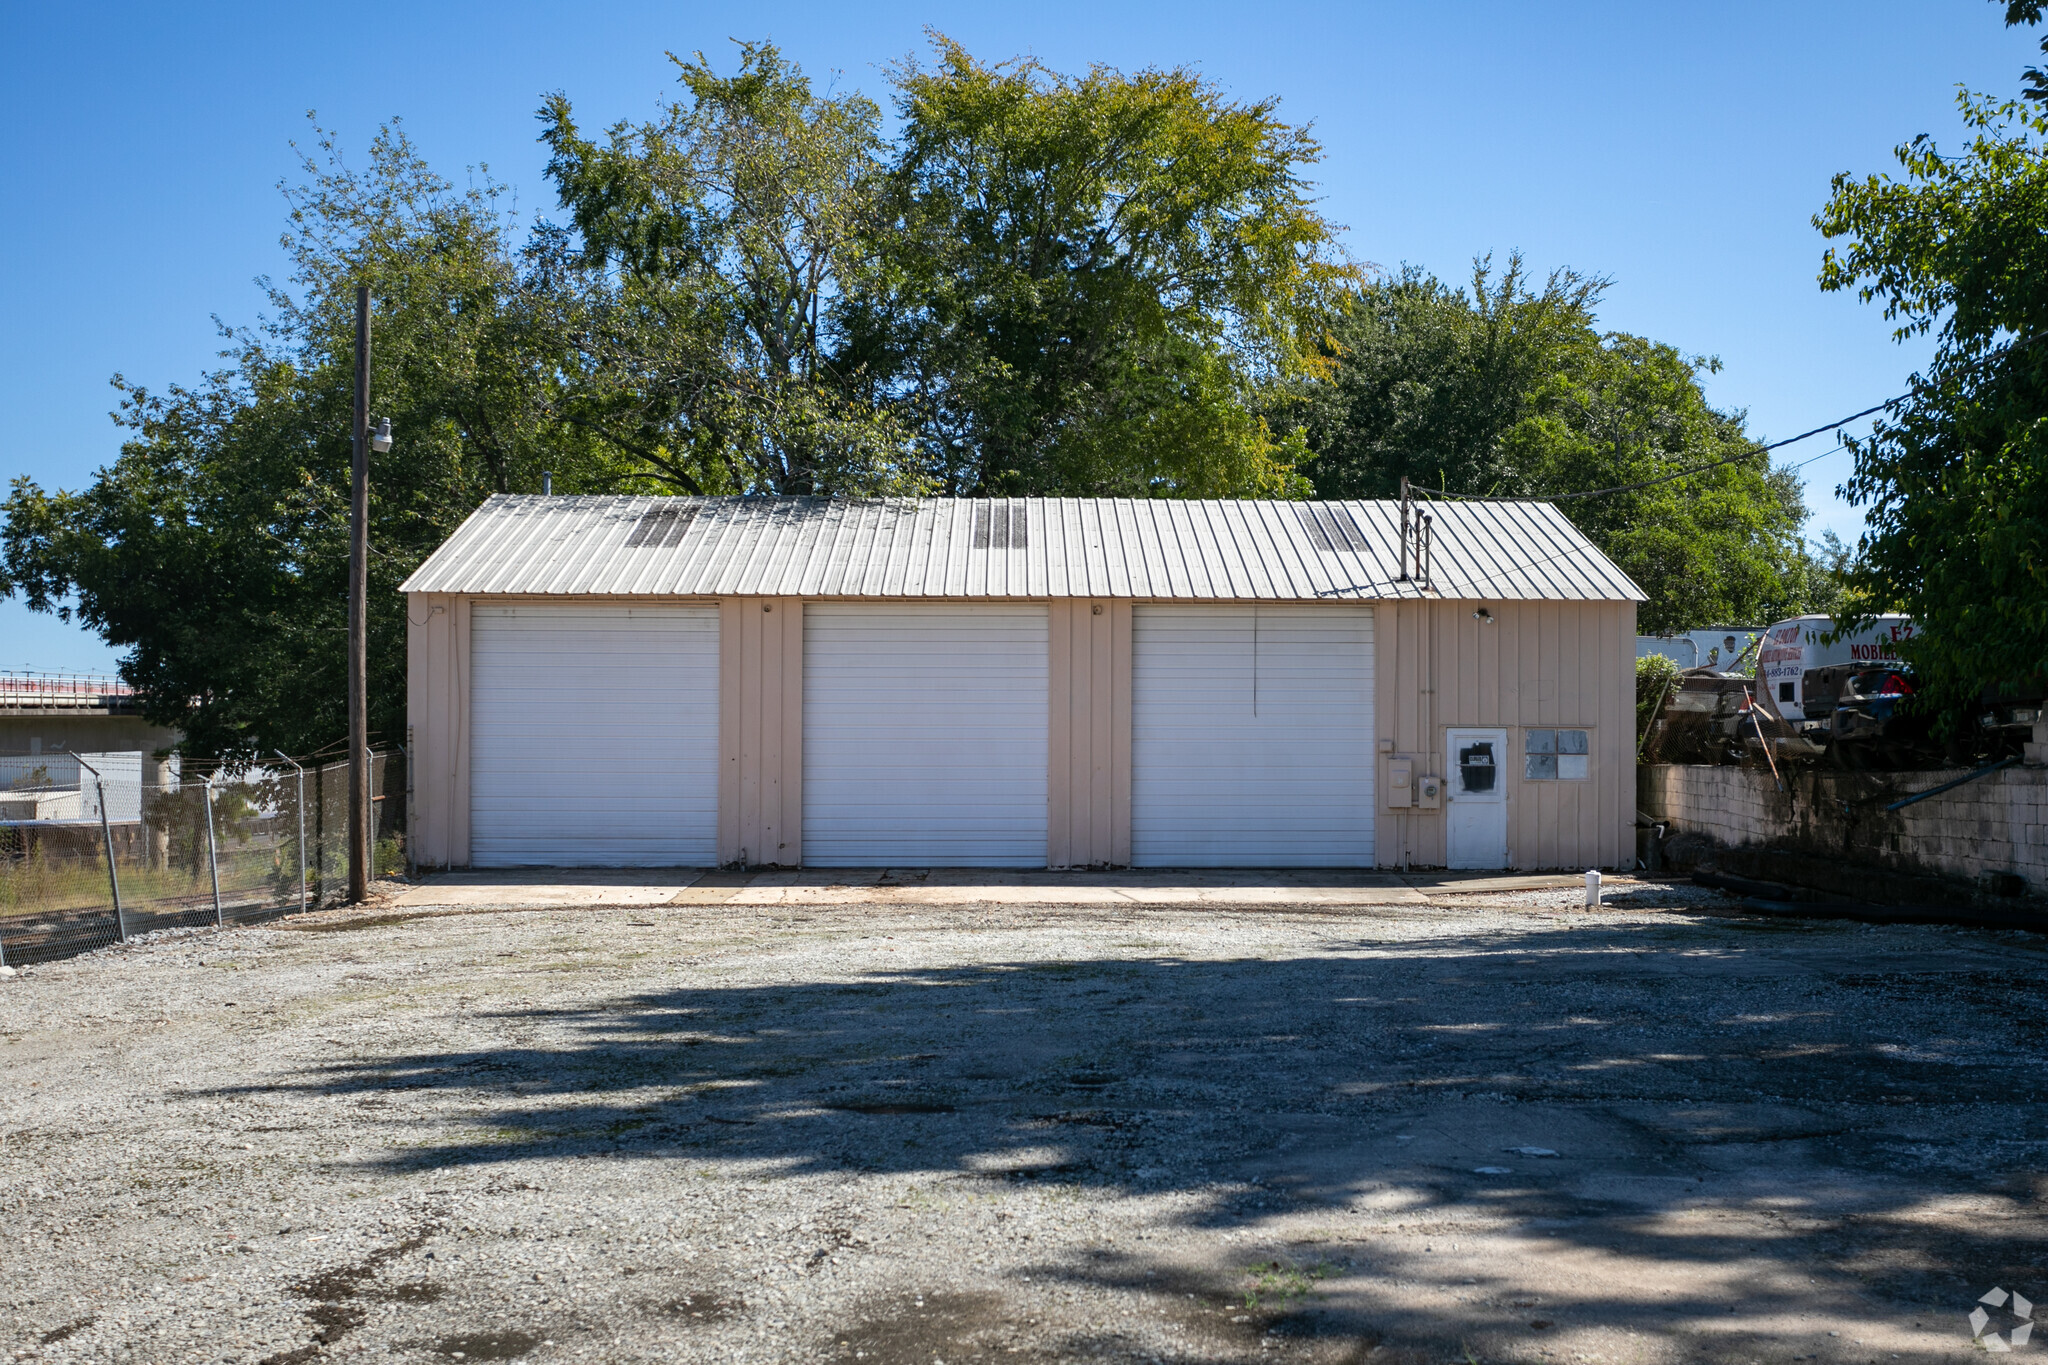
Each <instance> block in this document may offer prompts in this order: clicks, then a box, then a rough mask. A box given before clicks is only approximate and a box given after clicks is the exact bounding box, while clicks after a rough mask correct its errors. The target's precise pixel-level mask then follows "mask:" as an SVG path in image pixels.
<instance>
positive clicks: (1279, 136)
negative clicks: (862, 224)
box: [846, 34, 1351, 497]
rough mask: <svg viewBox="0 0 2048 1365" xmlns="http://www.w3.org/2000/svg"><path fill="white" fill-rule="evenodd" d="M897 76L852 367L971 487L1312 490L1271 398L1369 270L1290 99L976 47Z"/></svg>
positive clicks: (945, 469)
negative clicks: (1278, 425) (1345, 291)
mask: <svg viewBox="0 0 2048 1365" xmlns="http://www.w3.org/2000/svg"><path fill="white" fill-rule="evenodd" d="M933 45H934V48H935V51H936V57H937V60H936V63H935V65H933V66H932V67H930V68H926V67H923V66H919V65H916V64H906V65H904V66H902V67H899V68H898V69H897V70H896V71H895V72H894V73H893V78H894V81H895V85H896V94H897V101H896V102H897V109H898V112H899V114H900V117H901V133H900V137H899V140H898V143H897V146H896V149H895V156H894V159H893V162H892V164H891V168H890V172H889V175H888V179H887V186H886V196H887V197H886V200H885V208H886V210H887V212H886V215H885V217H884V218H883V219H882V220H881V221H880V222H879V223H878V224H877V226H876V228H875V229H874V230H873V232H872V233H871V234H870V238H869V246H870V250H869V252H868V254H867V255H866V257H865V264H866V273H865V274H864V275H863V276H862V277H861V278H860V279H859V281H858V282H857V285H856V286H855V287H854V288H852V289H850V290H849V295H848V298H847V300H846V311H847V318H848V326H849V335H850V337H851V339H852V342H853V346H852V351H851V355H850V357H849V359H850V362H857V363H858V364H859V365H860V366H862V367H863V368H864V370H865V371H866V372H868V373H871V374H873V375H875V376H876V378H877V380H878V381H880V382H882V383H883V384H885V385H886V386H888V388H889V389H890V391H891V392H894V393H896V394H898V395H900V396H902V397H903V398H904V399H905V400H906V401H907V402H909V403H910V404H911V405H912V406H913V407H914V409H915V411H916V412H917V414H918V420H919V426H920V438H921V446H922V448H923V449H924V450H925V451H926V452H927V456H928V459H929V461H930V463H931V464H932V465H933V466H934V467H935V468H936V469H937V470H938V471H939V472H940V476H941V478H942V481H943V486H944V487H945V488H946V489H947V490H948V491H951V492H956V493H966V494H1113V495H1121V496H1133V495H1135V496H1141V497H1142V496H1152V495H1170V496H1216V495H1245V494H1281V495H1290V494H1296V493H1298V492H1299V491H1301V490H1302V488H1303V485H1301V483H1300V481H1299V480H1298V479H1297V478H1296V477H1295V476H1294V475H1293V474H1292V472H1291V468H1290V467H1291V465H1292V463H1293V461H1294V460H1295V459H1296V458H1297V457H1298V456H1299V455H1300V454H1301V453H1302V451H1301V449H1300V446H1299V443H1298V438H1297V437H1296V436H1295V435H1294V434H1292V433H1284V434H1276V433H1274V432H1273V431H1271V430H1270V429H1269V428H1268V426H1267V424H1266V423H1265V421H1264V420H1263V419H1262V417H1261V415H1260V410H1261V408H1262V406H1263V404H1264V398H1265V395H1266V394H1267V393H1268V392H1269V391H1270V389H1271V387H1272V386H1273V385H1274V384H1275V383H1277V382H1278V381H1280V380H1282V379H1284V378H1286V377H1288V376H1291V375H1296V374H1299V373H1301V372H1302V371H1303V370H1304V369H1306V368H1308V367H1311V366H1313V365H1314V363H1315V361H1316V357H1315V354H1314V348H1313V342H1314V340H1315V336H1316V330H1315V329H1316V324H1317V320H1318V319H1319V317H1320V316H1321V312H1322V309H1323V306H1324V305H1325V303H1326V301H1327V299H1328V296H1329V294H1330V292H1331V290H1332V289H1333V287H1334V286H1336V285H1338V284H1339V283H1341V282H1342V281H1344V280H1346V279H1347V278H1348V277H1349V276H1350V273H1351V271H1350V267H1349V266H1348V265H1347V264H1346V263H1345V262H1344V260H1343V258H1342V255H1341V253H1340V252H1339V250H1338V248H1337V246H1336V244H1335V241H1334V236H1333V231H1334V230H1333V228H1332V226H1331V225H1330V224H1329V223H1328V222H1326V221H1325V220H1324V219H1323V218H1322V217H1321V216H1320V215H1319V214H1318V213H1317V212H1316V211H1315V209H1314V207H1313V204H1312V201H1311V187H1310V185H1309V184H1308V182H1307V181H1306V180H1305V179H1304V174H1303V173H1304V171H1305V169H1306V168H1307V167H1308V166H1310V165H1312V164H1313V163H1314V162H1315V161H1316V160H1317V159H1318V158H1319V156H1320V149H1319V148H1318V146H1317V144H1316V142H1315V140H1314V139H1313V138H1312V137H1311V136H1310V135H1309V134H1308V132H1307V131H1306V130H1305V129H1302V128H1298V127H1294V126H1291V125H1289V124H1287V123H1286V122H1284V121H1282V120H1281V119H1280V118H1279V117H1278V116H1277V113H1276V105H1275V103H1274V102H1273V101H1270V100H1267V101H1260V102H1254V103H1238V102H1233V101H1231V100H1229V99H1227V98H1225V97H1224V96H1223V94H1222V93H1221V92H1220V91H1218V90H1217V89H1216V87H1215V86H1213V85H1211V84H1210V83H1208V82H1206V81H1203V80H1202V79H1200V78H1199V77H1197V76H1196V75H1194V74H1193V73H1191V72H1189V71H1187V70H1183V69H1174V70H1146V71H1140V72H1137V73H1134V74H1126V73H1122V72H1118V71H1114V70H1111V69H1109V68H1107V67H1095V68H1093V69H1092V70H1091V71H1090V72H1089V73H1088V74H1087V75H1086V76H1081V77H1068V76H1063V75H1060V74H1058V73H1056V72H1053V71H1050V70H1048V69H1047V68H1045V67H1044V66H1042V65H1040V64H1039V63H1037V62H1035V61H1032V60H1029V59H1020V60H1017V61H1012V62H1008V63H1004V64H1001V65H994V66H991V65H986V64H983V63H981V62H978V61H976V60H975V59H974V58H973V57H971V56H970V55H969V54H968V53H967V52H966V51H965V50H964V49H963V48H961V47H960V46H959V45H958V44H956V43H953V42H951V41H949V40H948V39H946V38H944V37H941V36H938V35H936V34H935V35H933Z"/></svg>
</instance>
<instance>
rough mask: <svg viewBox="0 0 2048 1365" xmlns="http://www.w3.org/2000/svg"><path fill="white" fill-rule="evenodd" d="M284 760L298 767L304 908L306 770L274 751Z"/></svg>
mask: <svg viewBox="0 0 2048 1365" xmlns="http://www.w3.org/2000/svg"><path fill="white" fill-rule="evenodd" d="M274 752H275V753H276V754H277V756H278V757H279V758H281V759H283V760H284V761H285V762H287V763H289V764H291V765H292V767H294V768H298V773H299V909H301V910H304V909H305V908H306V770H305V769H304V768H300V767H299V764H298V760H296V759H294V758H292V757H291V756H290V755H289V754H287V753H285V751H284V750H282V749H278V750H275V751H274Z"/></svg>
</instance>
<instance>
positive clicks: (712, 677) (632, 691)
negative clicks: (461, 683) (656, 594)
mask: <svg viewBox="0 0 2048 1365" xmlns="http://www.w3.org/2000/svg"><path fill="white" fill-rule="evenodd" d="M718 634H719V632H718V610H717V608H715V607H711V606H634V607H619V606H600V605H593V604H587V603H569V604H562V605H529V604H519V605H503V606H499V605H483V606H478V607H475V608H474V609H473V613H472V621H471V650H470V653H471V658H472V665H471V667H472V674H471V711H470V714H471V718H472V719H471V727H470V729H471V736H470V744H471V760H470V770H471V795H470V808H471V823H472V829H473V831H474V833H473V837H472V841H471V842H472V848H471V857H470V861H471V863H472V864H473V865H474V866H477V867H517V866H525V865H538V866H558V867H672V866H680V867H688V866H697V867H701V866H706V865H709V864H710V863H711V862H712V861H713V859H714V858H715V856H716V851H717V834H718V778H719V758H718V735H719V726H718V719H719V697H718V691H719V688H718V684H719V648H718Z"/></svg>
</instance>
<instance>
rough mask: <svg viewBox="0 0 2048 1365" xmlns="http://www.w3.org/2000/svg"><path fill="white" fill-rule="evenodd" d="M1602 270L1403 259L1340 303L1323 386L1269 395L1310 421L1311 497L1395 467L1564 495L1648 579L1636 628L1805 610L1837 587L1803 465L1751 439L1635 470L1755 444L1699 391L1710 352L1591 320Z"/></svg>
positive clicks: (1427, 482) (1385, 479) (1391, 483)
mask: <svg viewBox="0 0 2048 1365" xmlns="http://www.w3.org/2000/svg"><path fill="white" fill-rule="evenodd" d="M1606 283H1607V282H1606V281H1605V280H1602V279H1599V278H1594V277H1588V276H1582V275H1578V274H1575V273H1573V272H1570V271H1558V272H1556V273H1554V274H1552V275H1551V276H1550V277H1549V278H1548V279H1546V280H1545V281H1543V283H1542V284H1541V285H1540V286H1539V285H1535V284H1533V283H1532V282H1531V281H1530V280H1529V279H1528V277H1527V275H1526V273H1525V272H1524V270H1523V268H1522V263H1521V261H1520V259H1519V258H1517V257H1511V258H1510V259H1509V261H1508V263H1507V266H1506V268H1505V269H1503V270H1501V271H1500V272H1499V273H1497V274H1496V273H1495V272H1494V271H1493V270H1492V268H1491V266H1490V263H1489V262H1487V261H1485V260H1482V261H1480V262H1478V263H1477V264H1476V265H1475V267H1474V271H1473V279H1472V285H1471V288H1470V290H1469V291H1467V290H1462V289H1457V288H1453V287H1451V286H1449V285H1446V284H1444V283H1443V282H1441V281H1439V280H1437V279H1435V278H1433V277H1431V276H1430V275H1428V274H1426V273H1424V272H1422V271H1420V270H1416V269H1413V268H1410V269H1407V270H1404V271H1402V272H1401V273H1400V274H1398V275H1395V276H1392V277H1389V278H1386V279H1383V280H1379V281H1375V282H1373V283H1371V284H1369V285H1367V286H1365V287H1364V288H1362V289H1360V290H1358V291H1357V292H1356V293H1355V294H1353V295H1351V296H1350V297H1349V298H1348V299H1346V300H1345V302H1344V305H1343V307H1342V309H1341V311H1340V312H1339V313H1338V315H1337V318H1336V320H1335V322H1334V323H1333V324H1332V326H1331V330H1330V339H1329V342H1328V347H1329V352H1330V358H1331V361H1332V363H1333V365H1334V370H1333V373H1332V374H1331V377H1330V380H1329V382H1328V383H1322V384H1313V385H1308V386H1304V387H1303V388H1302V389H1301V390H1300V391H1299V392H1298V393H1297V395H1296V396H1295V397H1294V398H1293V399H1292V400H1291V401H1290V402H1289V403H1288V404H1287V406H1286V407H1285V408H1284V409H1283V411H1284V413H1285V414H1286V416H1287V417H1289V418H1291V419H1294V420H1298V421H1299V422H1301V424H1302V425H1303V426H1304V428H1305V429H1306V432H1307V442H1308V446H1309V449H1310V450H1311V451H1312V452H1313V455H1312V458H1311V459H1310V460H1309V461H1308V463H1307V465H1306V466H1305V468H1306V470H1307V472H1308V475H1309V477H1310V479H1311V480H1312V481H1313V482H1314V485H1315V488H1316V492H1317V494H1318V495H1319V496H1322V497H1341V498H1383V497H1391V496H1394V495H1395V494H1396V493H1397V492H1398V490H1399V487H1400V481H1401V479H1402V477H1403V476H1404V475H1405V476H1406V477H1408V478H1409V479H1411V480H1413V481H1414V482H1415V483H1417V484H1419V485H1421V486H1423V487H1426V488H1435V489H1442V490H1445V491H1447V492H1451V493H1459V494H1480V495H1485V496H1495V497H1518V498H1542V497H1554V498H1559V499H1560V501H1559V503H1558V505H1559V507H1560V508H1561V509H1562V510H1563V511H1564V512H1565V514H1566V515H1567V516H1569V517H1570V518H1571V519H1572V521H1573V523H1574V524H1575V525H1577V526H1578V527H1579V529H1580V530H1582V531H1584V532H1585V533H1586V534H1587V536H1588V537H1589V538H1590V539H1591V540H1592V541H1593V542H1594V543H1595V544H1596V545H1598V546H1599V547H1600V548H1601V549H1602V550H1603V551H1604V552H1605V553H1606V554H1607V555H1608V556H1609V557H1610V558H1612V559H1613V560H1614V561H1615V562H1616V563H1617V564H1619V565H1620V566H1621V567H1622V568H1623V569H1624V570H1625V571H1627V573H1628V574H1629V575H1630V576H1631V577H1633V578H1634V579H1635V580H1636V581H1637V582H1638V583H1640V584H1642V586H1643V589H1644V591H1645V592H1646V593H1648V595H1649V597H1650V601H1649V602H1648V603H1646V604H1645V605H1644V607H1643V609H1642V613H1641V616H1640V621H1641V624H1642V628H1643V629H1645V630H1648V631H1662V630H1676V629H1685V628H1689V627H1692V626H1697V625H1703V624H1708V623H1713V622H1723V621H1726V622H1736V621H1741V622H1758V621H1769V620H1774V619H1778V618H1780V617H1783V616H1787V615H1791V614H1794V613H1796V612H1800V611H1806V610H1812V609H1817V608H1819V607H1823V606H1825V605H1828V604H1830V603H1832V602H1833V600H1834V599H1835V596H1836V592H1837V590H1836V588H1835V586H1834V584H1833V582H1832V580H1830V579H1829V578H1828V576H1827V575H1826V573H1825V572H1824V571H1823V570H1822V569H1821V567H1820V566H1819V565H1818V564H1817V563H1815V561H1814V559H1813V558H1812V556H1811V555H1810V554H1809V553H1808V552H1807V550H1806V548H1805V546H1804V544H1803V542H1802V540H1801V538H1800V529H1801V527H1802V526H1803V525H1804V523H1805V520H1806V508H1805V506H1804V503H1803V502H1802V499H1801V489H1800V485H1799V482H1798V480H1797V479H1796V478H1795V477H1794V476H1793V475H1792V474H1790V473H1788V472H1785V471H1782V470H1771V469H1769V468H1768V461H1767V460H1766V459H1765V458H1764V457H1763V456H1761V455H1759V456H1758V457H1756V458H1755V459H1753V460H1743V459H1736V460H1735V461H1734V462H1733V463H1728V464H1723V465H1721V466H1720V467H1718V468H1715V469H1711V470H1708V471H1706V472H1704V473H1700V474H1695V475H1690V476H1688V477H1685V478H1683V479H1678V480H1674V481H1671V482H1663V483H1651V485H1650V486H1649V487H1644V488H1635V489H1630V490H1629V491H1625V492H1618V493H1612V494H1607V495H1605V496H1601V497H1594V498H1568V497H1565V496H1564V495H1568V494H1572V493H1580V492H1586V491H1590V490H1595V489H1604V488H1618V487H1622V486H1624V485H1630V484H1639V483H1648V482H1650V481H1653V480H1658V479H1662V478H1664V477H1665V476H1667V475H1670V474H1673V473H1676V472H1678V471H1681V470H1685V469H1690V468H1693V467H1695V466H1700V465H1707V464H1712V463H1713V462H1715V461H1718V460H1726V459H1729V457H1731V456H1740V455H1742V454H1743V453H1744V452H1745V451H1747V450H1750V449H1752V448H1753V445H1754V443H1753V442H1752V441H1751V440H1750V439H1749V437H1748V436H1747V435H1745V433H1744V431H1743V422H1742V419H1741V417H1740V415H1737V414H1729V413H1723V412H1720V411H1718V410H1716V409H1715V408H1714V407H1712V405H1710V404H1709V403H1708V402H1707V399H1706V395H1705V393H1704V392H1703V390H1702V389H1701V387H1700V377H1701V374H1702V372H1712V370H1713V369H1715V368H1717V362H1715V361H1712V360H1706V359H1699V358H1693V357H1687V356H1685V355H1682V354H1681V353H1680V352H1679V351H1678V350H1676V349H1675V348H1673V347H1671V346H1667V345H1663V344H1661V343H1658V342H1653V341H1650V340H1648V339H1646V338H1643V337H1639V336H1632V335H1630V334H1627V333H1621V332H1602V331H1600V330H1599V327H1598V319H1597V316H1596V309H1597V306H1598V303H1599V300H1600V296H1601V292H1602V290H1603V289H1604V288H1605V287H1606Z"/></svg>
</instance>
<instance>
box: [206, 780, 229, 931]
mask: <svg viewBox="0 0 2048 1365" xmlns="http://www.w3.org/2000/svg"><path fill="white" fill-rule="evenodd" d="M213 779H214V774H213V773H208V774H207V775H206V781H205V782H204V783H203V784H202V789H203V790H204V791H205V793H206V796H205V806H206V871H207V873H208V875H210V876H211V877H212V878H213V927H214V928H216V929H225V928H226V927H227V920H226V918H225V917H224V916H223V915H222V914H221V909H220V855H219V853H218V852H216V851H215V849H214V846H213Z"/></svg>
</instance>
